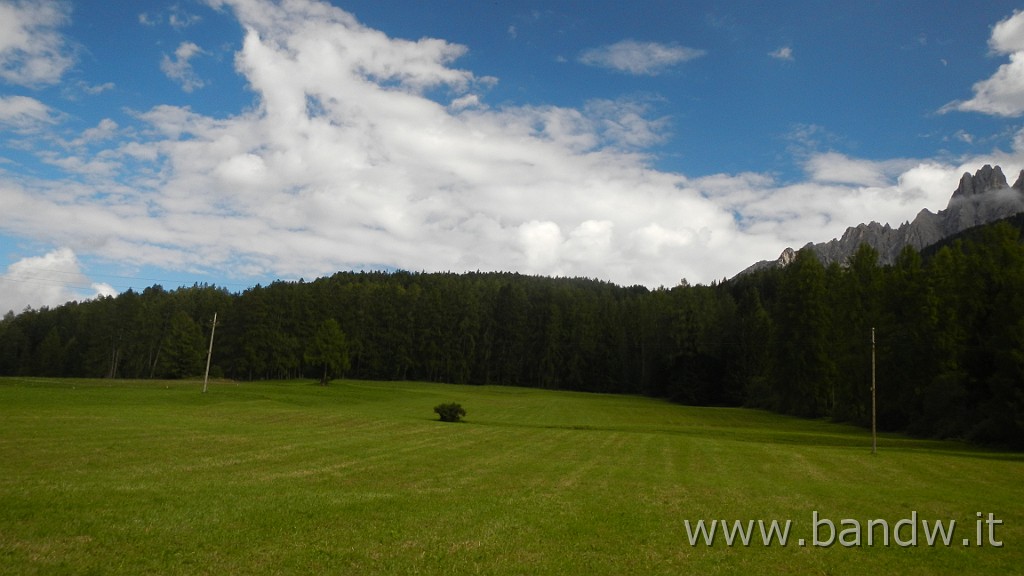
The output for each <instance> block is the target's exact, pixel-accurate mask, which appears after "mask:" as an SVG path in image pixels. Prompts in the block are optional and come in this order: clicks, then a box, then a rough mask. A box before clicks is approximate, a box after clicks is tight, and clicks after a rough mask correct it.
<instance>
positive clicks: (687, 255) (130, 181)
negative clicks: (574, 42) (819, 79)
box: [0, 0, 1024, 286]
mask: <svg viewBox="0 0 1024 576" xmlns="http://www.w3.org/2000/svg"><path fill="white" fill-rule="evenodd" d="M215 4H216V5H217V6H222V7H225V8H230V9H231V10H232V11H233V13H234V14H235V15H236V16H237V17H238V18H239V20H240V21H241V24H242V27H243V28H244V29H245V39H244V43H243V45H242V48H241V50H240V51H239V52H238V53H237V54H236V57H235V67H236V69H237V70H238V71H239V73H240V74H243V75H244V76H245V79H246V81H247V82H248V85H249V88H250V90H251V91H252V92H253V94H255V97H256V101H255V102H254V104H253V106H251V107H248V108H246V109H245V110H242V111H239V112H238V113H237V114H236V115H233V116H228V117H224V118H214V117H209V116H205V115H203V114H199V113H196V112H193V111H192V110H190V109H188V108H185V107H177V106H168V105H163V106H157V107H154V108H153V109H151V110H149V111H147V112H143V113H139V114H138V115H137V116H136V120H138V121H139V122H140V123H141V124H142V126H141V127H139V128H138V129H135V128H134V127H133V129H131V130H129V129H122V128H121V127H119V126H118V125H117V124H116V123H114V122H113V121H112V120H104V121H101V122H100V123H99V124H97V125H95V126H93V127H91V128H89V129H87V130H85V131H83V133H82V134H81V135H80V136H79V137H78V138H74V139H70V142H71V143H72V144H74V146H71V147H64V146H60V147H58V148H56V149H55V150H56V151H57V152H59V153H60V154H57V155H54V156H51V157H45V158H44V160H46V161H48V162H51V163H53V164H57V165H59V166H61V167H62V168H64V169H65V170H69V171H71V172H72V174H73V175H80V174H85V175H87V176H88V177H87V178H77V177H76V178H68V179H67V180H53V181H44V182H34V181H30V180H23V181H22V180H19V181H18V182H17V183H13V182H10V181H6V180H5V179H4V177H3V174H2V173H0V214H3V215H4V218H2V219H0V231H2V232H4V233H7V234H9V235H11V236H14V237H19V238H26V239H29V240H32V241H36V242H44V243H47V244H48V245H55V246H74V247H75V250H76V251H77V252H78V253H79V254H83V255H86V254H87V255H89V256H90V257H94V258H98V259H102V260H106V261H112V262H113V261H116V262H119V263H121V264H123V265H127V266H133V265H148V266H156V267H163V268H169V269H173V270H179V271H199V272H203V271H206V272H209V271H212V270H216V271H218V272H219V273H223V274H226V275H228V276H240V277H245V276H249V275H261V276H263V275H268V276H277V277H284V278H297V277H299V276H303V277H306V278H309V277H313V276H317V275H323V274H329V273H332V272H334V271H336V270H339V269H346V268H350V267H356V268H362V267H366V266H382V267H384V266H386V267H398V268H405V269H411V270H428V271H435V270H453V271H464V270H478V269H479V270H518V271H521V272H526V273H536V274H560V275H570V276H576V275H579V276H588V277H597V278H602V279H607V280H610V281H613V282H618V283H620V284H626V285H631V284H645V285H648V286H658V285H674V284H675V283H676V282H677V281H678V280H679V279H680V278H684V277H685V278H689V279H691V280H692V281H696V282H709V281H711V280H715V279H720V278H722V277H727V276H732V275H734V274H735V273H737V272H739V271H740V270H743V269H744V268H746V267H747V266H748V265H750V264H751V263H753V262H755V261H758V260H762V259H767V258H774V257H776V256H777V255H778V253H779V252H781V251H782V249H783V248H786V247H787V246H793V247H799V246H802V245H804V244H806V243H807V242H810V241H825V240H828V239H830V238H831V237H834V236H839V235H841V234H842V232H843V230H844V229H845V228H846V227H847V226H850V225H856V224H857V223H859V222H862V221H869V220H881V221H885V222H890V223H892V224H894V225H897V224H898V223H900V222H902V221H903V220H906V219H911V218H913V217H914V215H915V214H916V213H917V212H918V211H919V210H920V209H921V208H925V207H927V208H930V209H932V210H937V209H940V208H942V207H944V206H945V204H946V201H947V200H948V198H949V195H950V194H951V193H952V191H953V189H954V188H955V187H956V183H957V181H958V180H959V176H960V173H962V171H963V170H964V169H967V170H974V169H976V168H977V166H980V165H981V164H982V163H985V162H989V163H1001V164H1002V165H1003V167H1004V169H1007V170H1008V169H1009V166H1010V165H1020V164H1024V153H1022V152H1021V150H1020V148H1017V149H1014V150H1013V151H1012V152H1009V153H1006V154H1005V155H1004V156H1002V157H994V156H993V157H987V158H972V159H967V160H965V162H964V164H963V165H961V166H946V165H939V164H931V163H927V162H912V161H895V162H874V161H869V160H863V159H857V158H853V157H848V156H845V155H841V154H836V153H825V154H822V153H815V152H813V148H814V146H815V145H819V144H821V142H822V141H823V139H824V140H825V141H826V143H827V142H830V140H829V138H828V135H827V134H824V135H823V134H822V130H821V129H820V128H819V127H815V126H809V127H803V129H802V130H800V131H799V133H800V134H799V135H800V137H801V138H800V139H799V141H800V142H802V143H804V144H805V145H806V147H807V149H808V150H812V151H811V152H806V151H805V152H804V153H803V154H802V156H801V157H802V158H806V163H805V165H804V167H805V170H806V172H807V174H808V176H809V178H808V180H807V181H806V182H802V183H779V182H777V181H776V180H775V179H774V178H773V177H771V176H770V175H766V174H753V173H743V174H732V175H730V174H717V175H713V176H707V177H703V178H696V179H688V178H686V177H685V176H683V175H681V174H676V173H670V172H664V171H658V170H655V169H653V168H652V167H651V164H650V161H649V157H647V156H646V155H645V154H644V150H645V147H648V146H651V145H653V144H657V143H659V142H660V141H661V139H662V138H664V135H665V130H666V125H667V121H666V120H665V119H659V118H653V119H652V118H651V117H650V112H651V108H652V105H651V103H645V102H637V101H629V100H623V101H606V100H594V101H591V102H589V103H587V104H586V105H585V106H583V107H582V108H579V109H577V108H568V107H559V106H541V105H536V106H512V105H505V106H488V105H487V104H486V103H485V102H484V101H483V99H482V98H481V96H480V95H479V94H477V93H476V90H477V89H478V88H479V87H480V86H481V85H485V84H488V83H491V82H492V80H489V79H485V78H480V77H478V76H476V75H474V74H473V73H472V72H470V71H467V70H461V69H459V68H457V67H455V66H453V62H454V61H455V60H456V59H457V58H458V57H459V56H460V55H462V54H464V53H465V52H466V48H465V47H463V46H459V45H454V44H450V43H447V42H445V41H442V40H436V39H423V40H419V41H415V42H413V41H406V40H397V39H392V38H389V37H387V36H385V35H384V34H382V33H381V32H379V31H376V30H372V29H369V28H366V27H365V26H363V25H361V24H359V23H358V22H357V21H355V19H354V18H352V17H351V16H350V15H349V14H348V13H346V12H344V11H342V10H341V9H338V8H335V7H333V6H331V5H329V4H327V3H321V2H315V1H312V0H291V1H289V2H284V3H279V2H263V1H259V0H231V1H230V2H228V1H226V0H222V1H218V2H215ZM186 60H187V58H186ZM438 94H445V95H446V96H445V98H446V99H447V101H446V102H438V101H436V100H435V99H432V98H437V99H440V98H438V96H437V95H438ZM428 96H430V97H428ZM29 108H31V107H29ZM42 118H45V116H43V117H42ZM128 135H134V138H135V139H134V140H132V141H130V142H126V141H124V140H122V139H121V138H124V137H126V136H128ZM1022 141H1024V139H1022ZM62 142H63V141H62ZM104 146H105V147H106V148H105V149H102V147H104ZM1021 147H1024V145H1022V146H1021ZM69 150H70V151H71V152H72V153H73V154H70V155H69V152H68V151H69ZM129 163H130V164H133V165H134V166H137V167H138V169H136V170H132V171H126V170H121V169H120V167H121V166H123V165H127V164H129ZM965 167H966V168H965ZM1008 173H1009V172H1008ZM120 174H130V175H131V176H127V177H123V176H120ZM83 180H84V182H83ZM55 222H58V223H59V226H55V225H54V223H55Z"/></svg>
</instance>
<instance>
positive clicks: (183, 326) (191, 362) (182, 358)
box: [160, 310, 205, 378]
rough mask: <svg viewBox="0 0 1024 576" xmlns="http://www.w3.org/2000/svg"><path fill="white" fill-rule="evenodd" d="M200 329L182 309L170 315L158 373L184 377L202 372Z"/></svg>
mask: <svg viewBox="0 0 1024 576" xmlns="http://www.w3.org/2000/svg"><path fill="white" fill-rule="evenodd" d="M204 343H205V339H204V338H203V332H202V329H201V328H200V327H199V325H198V324H196V322H195V321H194V320H192V318H191V317H190V316H189V315H188V314H186V313H185V312H184V311H182V310H179V311H177V312H175V313H174V315H173V316H171V324H170V326H169V327H168V332H167V344H166V345H165V347H164V354H163V355H162V356H161V357H160V368H161V370H160V374H161V375H162V376H163V377H165V378H186V377H188V376H195V375H198V374H199V373H200V372H202V369H203V361H204V358H205V355H204V354H203V353H204V351H205V347H204V346H203V344H204Z"/></svg>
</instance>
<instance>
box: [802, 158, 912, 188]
mask: <svg viewBox="0 0 1024 576" xmlns="http://www.w3.org/2000/svg"><path fill="white" fill-rule="evenodd" d="M913 165H914V162H913V161H909V160H887V161H884V162H878V161H872V160H863V159H859V158H850V157H849V156H847V155H845V154H839V153H837V152H825V153H818V154H814V155H812V156H811V157H810V158H809V159H808V160H807V161H806V162H805V163H804V170H805V171H806V172H807V175H808V176H810V178H811V179H812V180H813V181H815V182H824V183H832V184H852V185H855V186H887V185H889V184H891V183H892V182H894V181H895V177H896V176H898V175H899V174H900V173H901V172H902V171H903V170H906V169H908V168H910V167H911V166H913Z"/></svg>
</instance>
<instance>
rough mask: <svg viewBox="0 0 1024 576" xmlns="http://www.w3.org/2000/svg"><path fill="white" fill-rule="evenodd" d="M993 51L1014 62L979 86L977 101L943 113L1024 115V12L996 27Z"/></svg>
mask: <svg viewBox="0 0 1024 576" xmlns="http://www.w3.org/2000/svg"><path fill="white" fill-rule="evenodd" d="M989 48H990V49H991V50H992V52H993V53H994V54H1008V55H1009V56H1010V62H1009V63H1007V64H1003V65H1001V66H1000V67H999V69H998V70H996V72H995V74H993V75H992V76H991V77H990V78H988V79H986V80H982V81H980V82H977V83H975V84H974V86H973V88H972V90H973V91H974V97H973V98H971V99H970V100H966V101H956V102H950V103H949V104H947V105H945V106H943V107H942V109H941V110H940V112H949V111H952V110H959V111H962V112H981V113H983V114H992V115H995V116H1020V115H1021V114H1024V12H1021V11H1014V13H1013V15H1012V16H1009V17H1007V18H1005V19H1003V20H1001V21H1000V22H999V23H997V24H996V25H995V26H994V27H993V28H992V35H991V37H990V38H989Z"/></svg>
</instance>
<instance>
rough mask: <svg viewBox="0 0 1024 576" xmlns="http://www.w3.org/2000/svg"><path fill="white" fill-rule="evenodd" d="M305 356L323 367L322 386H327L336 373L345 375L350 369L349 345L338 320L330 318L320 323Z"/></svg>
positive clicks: (307, 359)
mask: <svg viewBox="0 0 1024 576" xmlns="http://www.w3.org/2000/svg"><path fill="white" fill-rule="evenodd" d="M305 358H306V362H309V363H310V364H312V365H314V366H318V367H320V368H321V372H320V385H321V386H327V383H328V382H330V381H331V379H332V377H333V376H334V375H341V376H344V375H345V371H346V370H348V369H349V357H348V346H347V345H346V342H345V333H344V332H342V331H341V326H340V325H339V324H338V321H337V320H335V319H334V318H328V319H327V320H324V321H323V322H322V323H321V324H320V326H319V327H318V328H317V329H316V332H314V333H313V338H312V340H311V341H310V342H309V345H308V346H307V348H306V355H305Z"/></svg>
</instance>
